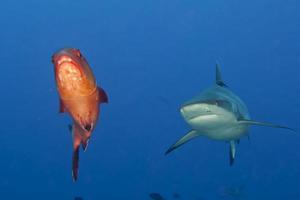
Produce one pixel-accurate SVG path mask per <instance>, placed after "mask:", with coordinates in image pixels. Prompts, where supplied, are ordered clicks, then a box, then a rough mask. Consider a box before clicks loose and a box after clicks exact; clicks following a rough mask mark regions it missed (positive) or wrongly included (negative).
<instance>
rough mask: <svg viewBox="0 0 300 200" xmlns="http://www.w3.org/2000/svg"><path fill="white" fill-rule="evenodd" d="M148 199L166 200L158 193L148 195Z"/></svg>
mask: <svg viewBox="0 0 300 200" xmlns="http://www.w3.org/2000/svg"><path fill="white" fill-rule="evenodd" d="M149 197H150V198H151V199H154V200H166V199H165V198H163V197H162V196H161V195H160V194H159V193H150V194H149Z"/></svg>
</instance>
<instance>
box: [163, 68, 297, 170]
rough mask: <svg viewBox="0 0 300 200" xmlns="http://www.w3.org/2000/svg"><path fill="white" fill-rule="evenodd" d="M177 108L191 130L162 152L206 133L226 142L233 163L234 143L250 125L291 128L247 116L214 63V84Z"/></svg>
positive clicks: (211, 137)
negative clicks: (254, 119)
mask: <svg viewBox="0 0 300 200" xmlns="http://www.w3.org/2000/svg"><path fill="white" fill-rule="evenodd" d="M180 112H181V115H182V116H183V118H184V120H185V121H186V122H187V123H188V124H189V125H190V126H191V128H192V130H191V131H189V132H188V133H187V134H186V135H185V136H183V137H182V138H181V139H179V140H178V141H177V142H176V143H175V144H173V145H172V146H171V147H170V148H169V149H168V150H167V151H166V154H169V153H170V152H172V151H173V150H175V149H177V148H178V147H180V146H182V145H183V144H185V143H186V142H188V141H190V140H191V139H193V138H196V137H198V136H206V137H208V138H210V139H213V140H220V141H225V142H228V143H229V144H230V145H229V147H230V148H229V158H230V165H232V164H233V162H234V158H235V152H236V149H235V144H236V143H239V140H240V138H241V137H243V136H246V135H248V129H249V126H250V125H260V126H270V127H275V128H284V129H290V130H293V129H291V128H288V127H285V126H281V125H275V124H271V123H265V122H258V121H253V120H251V118H250V115H249V112H248V109H247V106H246V105H245V103H244V102H243V101H242V100H241V99H240V98H239V97H238V96H237V95H235V94H234V93H233V92H232V91H231V90H230V89H229V88H228V86H227V85H226V84H225V83H224V82H223V80H222V77H221V72H220V68H219V66H218V65H217V66H216V82H215V84H214V85H213V86H211V87H209V88H208V89H206V90H205V91H203V92H202V93H201V94H200V95H198V96H196V97H194V98H192V99H191V100H189V101H187V102H185V103H184V104H183V105H182V106H181V108H180Z"/></svg>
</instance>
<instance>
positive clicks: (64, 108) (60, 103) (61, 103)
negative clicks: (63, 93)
mask: <svg viewBox="0 0 300 200" xmlns="http://www.w3.org/2000/svg"><path fill="white" fill-rule="evenodd" d="M66 111H67V109H66V107H65V105H64V102H63V101H62V100H61V99H59V113H64V112H66Z"/></svg>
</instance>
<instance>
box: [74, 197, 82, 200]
mask: <svg viewBox="0 0 300 200" xmlns="http://www.w3.org/2000/svg"><path fill="white" fill-rule="evenodd" d="M74 200H83V198H81V197H75V198H74Z"/></svg>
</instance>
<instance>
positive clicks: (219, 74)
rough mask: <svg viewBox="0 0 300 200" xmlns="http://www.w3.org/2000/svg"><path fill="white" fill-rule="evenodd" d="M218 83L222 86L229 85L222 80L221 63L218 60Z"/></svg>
mask: <svg viewBox="0 0 300 200" xmlns="http://www.w3.org/2000/svg"><path fill="white" fill-rule="evenodd" d="M216 84H217V85H219V86H221V87H227V85H226V84H225V83H224V82H223V80H222V75H221V70H220V65H219V63H218V62H217V64H216Z"/></svg>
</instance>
